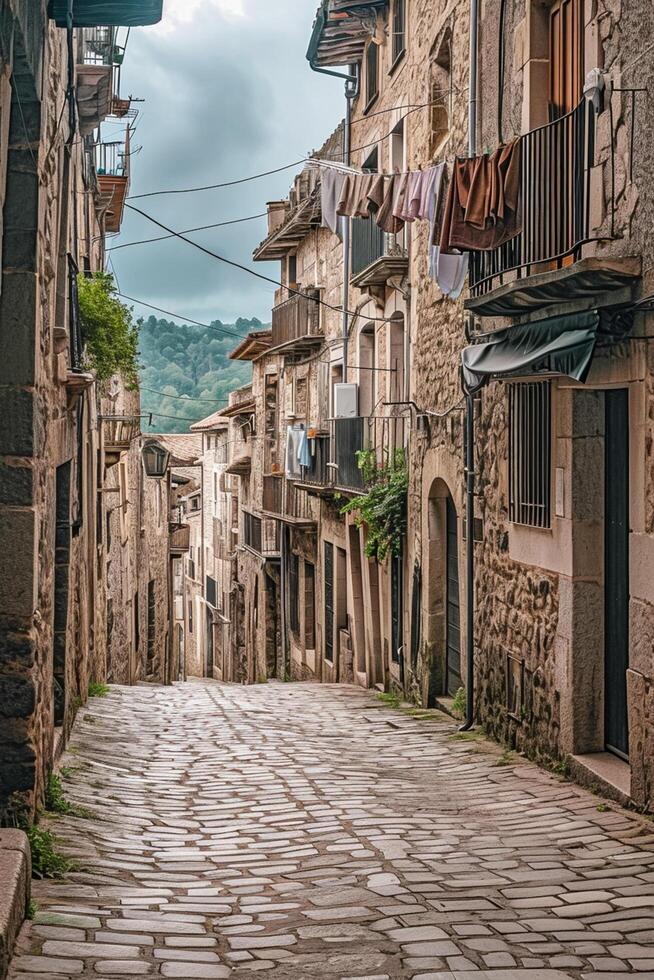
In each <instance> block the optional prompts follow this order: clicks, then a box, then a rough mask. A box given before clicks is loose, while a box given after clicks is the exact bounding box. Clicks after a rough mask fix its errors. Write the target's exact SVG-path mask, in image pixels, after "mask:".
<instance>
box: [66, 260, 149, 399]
mask: <svg viewBox="0 0 654 980" xmlns="http://www.w3.org/2000/svg"><path fill="white" fill-rule="evenodd" d="M78 288H79V313H80V326H81V330H82V338H83V341H84V345H85V349H86V357H87V361H88V366H89V367H90V368H91V369H92V370H93V371H95V374H96V376H97V379H98V381H109V380H110V378H113V376H114V375H116V374H119V375H120V376H121V377H122V379H123V381H124V382H125V384H126V385H127V387H128V388H130V389H133V388H136V387H137V385H138V380H139V376H138V327H137V325H136V324H135V323H134V320H133V318H132V311H131V309H130V307H129V306H125V304H124V303H121V302H120V300H119V299H118V297H117V295H116V294H117V292H118V291H117V289H116V285H115V283H114V277H113V276H112V275H110V274H109V273H108V272H96V273H95V274H94V275H93V276H90V277H87V276H83V275H80V276H79V279H78Z"/></svg>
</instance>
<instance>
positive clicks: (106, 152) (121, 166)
mask: <svg viewBox="0 0 654 980" xmlns="http://www.w3.org/2000/svg"><path fill="white" fill-rule="evenodd" d="M127 160H128V149H127V145H126V143H123V142H120V143H98V144H96V147H95V169H96V172H97V174H98V176H99V177H127V175H128V162H127Z"/></svg>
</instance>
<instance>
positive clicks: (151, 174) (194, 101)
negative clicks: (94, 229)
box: [110, 0, 344, 322]
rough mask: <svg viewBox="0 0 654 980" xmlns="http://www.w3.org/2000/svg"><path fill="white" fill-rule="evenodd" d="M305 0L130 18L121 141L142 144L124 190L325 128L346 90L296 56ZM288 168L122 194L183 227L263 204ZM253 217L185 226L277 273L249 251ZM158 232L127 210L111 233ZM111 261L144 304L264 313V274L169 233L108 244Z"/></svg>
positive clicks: (192, 2)
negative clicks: (146, 21)
mask: <svg viewBox="0 0 654 980" xmlns="http://www.w3.org/2000/svg"><path fill="white" fill-rule="evenodd" d="M316 5H317V3H316V0H275V2H272V3H271V2H270V0H211V2H210V3H207V2H206V0H202V2H200V0H165V3H164V8H165V10H166V29H165V30H163V31H157V30H152V29H140V30H134V31H132V34H131V37H130V42H129V46H128V49H127V56H126V59H125V65H124V68H123V72H122V92H123V94H127V93H131V94H133V95H134V96H136V97H141V98H144V99H145V103H144V104H143V105H142V106H141V109H142V111H141V114H140V116H139V119H138V123H137V129H136V133H135V135H134V139H133V148H134V149H135V150H138V148H139V147H142V149H140V151H139V152H138V153H137V155H136V156H135V157H134V159H133V161H132V163H133V168H132V188H131V193H132V194H134V195H135V194H145V193H148V192H150V191H158V190H165V189H170V188H184V187H194V186H201V185H206V184H214V183H218V182H221V181H223V180H230V179H236V178H239V177H242V176H249V175H252V174H256V173H258V172H261V171H265V170H271V169H274V168H275V167H280V166H284V165H285V164H287V163H291V162H292V161H293V160H297V159H299V158H300V157H302V156H303V155H304V154H305V153H307V151H309V150H311V149H312V148H314V147H316V146H319V145H320V144H321V143H322V142H323V140H324V139H325V138H326V137H327V136H328V135H329V134H330V133H331V132H332V131H333V129H334V127H335V126H336V124H337V122H338V120H339V119H340V117H341V113H342V109H343V101H344V100H343V88H342V84H341V83H340V82H339V81H337V80H336V79H329V78H326V77H324V76H320V75H316V74H314V73H313V72H311V70H310V69H309V66H308V64H307V62H306V59H305V51H306V47H307V43H308V39H309V35H310V31H311V24H312V22H313V17H314V15H315V8H316ZM170 25H173V29H172V30H169V29H168V27H170ZM116 128H117V127H113V129H114V130H115V129H116ZM293 176H294V170H289V171H287V172H285V173H281V174H277V175H274V176H271V177H268V178H264V179H261V180H257V181H253V182H251V183H246V184H242V185H240V186H238V187H233V188H225V189H222V190H215V191H208V192H205V193H198V194H185V195H174V196H163V197H151V198H145V199H143V200H139V201H134V202H133V203H134V204H135V205H136V206H138V207H139V208H141V209H142V210H143V211H145V212H147V213H148V214H150V215H152V216H154V217H156V218H158V219H160V220H161V221H162V222H164V223H165V224H167V225H169V226H170V227H171V228H175V229H184V228H191V227H193V226H195V225H205V224H209V223H212V222H218V221H226V220H230V219H234V218H240V217H243V216H247V215H252V214H257V213H259V212H263V211H265V209H266V202H267V201H269V200H275V199H277V198H280V197H285V196H286V195H287V194H288V189H289V187H290V185H291V183H292V180H293ZM265 229H266V222H265V220H262V219H259V220H257V221H253V222H247V223H244V224H238V225H232V226H229V227H226V228H219V229H215V230H212V231H206V232H202V233H196V234H194V235H193V236H191V237H193V238H194V239H195V240H197V241H198V242H201V243H202V244H204V245H206V246H207V247H208V248H211V249H213V250H215V251H217V252H219V253H220V254H221V255H224V256H226V257H228V258H230V259H234V260H235V261H237V262H240V263H242V264H243V265H246V266H248V267H251V268H253V269H255V270H256V271H258V272H260V273H262V274H264V275H267V276H270V277H271V278H273V279H276V278H277V277H278V275H279V265H278V263H266V264H256V265H255V264H253V263H252V251H253V249H254V248H255V247H256V245H258V243H259V242H260V241H261V240H262V238H263V237H264V236H265ZM158 234H163V232H161V231H160V230H158V229H157V228H156V227H154V226H153V225H152V224H150V223H149V222H148V221H147V220H146V219H145V218H143V217H141V216H140V215H137V214H135V213H133V212H127V215H126V218H125V221H124V224H123V229H122V233H121V235H120V237H119V239H118V240H117V241H116V242H112V243H110V244H119V243H121V242H129V241H134V240H137V239H142V238H148V237H154V236H156V235H158ZM113 263H114V266H115V268H116V271H117V273H118V278H119V281H120V285H121V287H122V290H123V291H124V292H126V293H129V295H131V296H135V297H138V298H142V299H144V300H147V301H148V302H151V303H153V304H155V305H156V306H161V307H165V308H166V309H169V310H172V311H173V312H178V313H180V314H182V315H186V316H188V317H193V318H194V319H198V320H205V319H207V320H213V319H220V320H222V321H223V322H230V321H233V320H234V319H235V318H237V317H238V316H244V317H250V316H258V317H259V318H260V319H261V320H264V321H267V320H269V319H270V308H271V304H272V301H273V292H274V287H273V286H268V285H266V284H264V283H262V282H260V281H259V280H257V279H255V278H253V277H251V276H249V275H248V274H247V273H244V272H241V271H239V270H237V269H232V268H229V267H227V266H225V265H222V264H220V263H219V262H217V261H215V260H213V259H211V258H209V257H207V256H204V255H202V254H201V253H200V252H198V251H197V250H196V249H193V248H192V247H191V246H188V245H186V244H184V243H183V242H180V241H178V240H172V241H165V242H160V243H157V244H154V245H144V246H139V247H135V248H129V249H123V250H120V251H118V252H115V253H113ZM143 312H144V313H147V311H145V310H144V311H143Z"/></svg>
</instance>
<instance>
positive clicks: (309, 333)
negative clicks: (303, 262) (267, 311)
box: [272, 290, 322, 350]
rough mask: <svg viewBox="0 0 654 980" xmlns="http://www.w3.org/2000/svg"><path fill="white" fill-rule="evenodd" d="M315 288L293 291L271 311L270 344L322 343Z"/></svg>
mask: <svg viewBox="0 0 654 980" xmlns="http://www.w3.org/2000/svg"><path fill="white" fill-rule="evenodd" d="M318 298H319V293H318V291H317V290H306V291H304V292H302V293H295V294H294V295H293V296H291V297H290V298H289V299H287V300H285V301H284V302H283V303H280V304H279V305H278V306H276V307H275V308H274V309H273V311H272V346H273V347H282V346H285V345H291V344H292V345H293V347H294V348H295V347H298V348H299V347H306V348H308V349H309V350H312V349H313V348H314V347H316V346H317V345H319V344H320V343H322V333H321V331H320V306H319V305H318V303H317V302H316V300H317V299H318Z"/></svg>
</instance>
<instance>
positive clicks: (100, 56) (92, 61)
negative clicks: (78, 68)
mask: <svg viewBox="0 0 654 980" xmlns="http://www.w3.org/2000/svg"><path fill="white" fill-rule="evenodd" d="M82 60H83V64H85V65H108V66H111V67H113V66H114V65H120V64H122V61H123V49H121V48H119V47H118V45H117V44H116V29H115V28H114V27H85V28H84V31H83V33H82Z"/></svg>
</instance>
